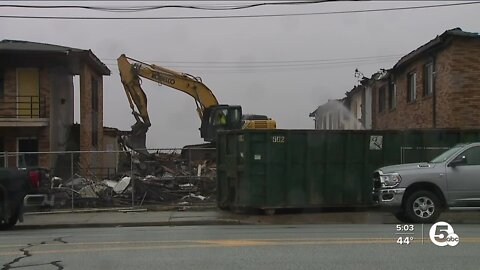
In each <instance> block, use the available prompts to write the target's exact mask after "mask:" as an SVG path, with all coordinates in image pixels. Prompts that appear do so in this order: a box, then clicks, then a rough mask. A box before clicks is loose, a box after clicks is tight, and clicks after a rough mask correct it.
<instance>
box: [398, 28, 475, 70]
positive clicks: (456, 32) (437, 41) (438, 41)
mask: <svg viewBox="0 0 480 270" xmlns="http://www.w3.org/2000/svg"><path fill="white" fill-rule="evenodd" d="M455 37H460V38H474V39H480V35H479V34H478V33H473V32H466V31H463V30H462V29H461V28H459V27H457V28H453V29H450V30H447V31H445V32H443V33H442V34H441V35H438V36H436V37H435V38H434V39H432V40H430V41H429V42H427V43H425V44H424V45H422V46H420V47H419V48H417V49H415V50H413V51H411V52H410V53H409V54H407V55H405V56H404V57H402V58H400V60H398V62H397V63H396V64H395V65H394V66H393V69H398V68H401V67H403V66H405V65H407V64H408V63H410V62H411V61H413V60H414V59H416V58H417V57H419V56H421V55H422V54H424V53H426V52H428V51H430V50H431V49H433V48H435V47H437V46H440V45H444V44H445V43H447V42H448V41H450V40H451V39H452V38H455Z"/></svg>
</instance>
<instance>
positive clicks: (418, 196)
mask: <svg viewBox="0 0 480 270" xmlns="http://www.w3.org/2000/svg"><path fill="white" fill-rule="evenodd" d="M404 207H405V208H404V211H405V216H406V217H407V218H408V219H409V220H410V221H412V222H414V223H433V222H434V221H436V220H437V219H438V217H439V216H440V212H441V210H442V209H441V205H440V199H439V198H438V196H437V195H435V194H434V193H432V192H430V191H424V190H419V191H415V192H413V193H412V194H410V195H409V196H408V197H407V200H406V201H405V205H404Z"/></svg>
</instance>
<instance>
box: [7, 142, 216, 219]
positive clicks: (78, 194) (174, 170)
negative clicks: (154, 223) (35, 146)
mask: <svg viewBox="0 0 480 270" xmlns="http://www.w3.org/2000/svg"><path fill="white" fill-rule="evenodd" d="M148 152H149V154H148V155H144V154H141V153H137V152H134V151H71V152H21V153H20V152H17V153H3V155H1V156H0V158H1V160H0V162H1V163H0V164H3V166H4V167H18V168H22V167H37V166H38V167H42V168H46V169H48V171H49V179H48V181H46V182H47V183H45V182H44V183H43V185H42V190H41V192H42V193H46V194H48V204H47V205H46V206H45V207H48V208H54V209H72V210H73V209H77V208H86V207H87V208H90V207H138V206H145V205H148V204H150V205H151V204H155V205H177V206H182V207H187V206H189V205H194V204H205V203H213V202H214V200H215V192H216V163H215V154H216V152H215V149H213V148H183V149H182V148H164V149H148Z"/></svg>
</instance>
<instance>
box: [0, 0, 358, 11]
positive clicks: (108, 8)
mask: <svg viewBox="0 0 480 270" xmlns="http://www.w3.org/2000/svg"><path fill="white" fill-rule="evenodd" d="M343 1H346V0H311V1H283V2H278V1H271V2H259V3H253V4H251V3H250V4H241V5H240V4H237V5H233V4H228V5H226V4H223V5H218V4H214V5H212V4H210V5H186V4H175V5H171V4H168V5H156V6H127V7H114V6H92V5H25V4H21V5H20V4H0V8H27V9H87V10H95V11H105V12H140V11H150V10H158V9H168V8H182V9H196V10H211V11H221V10H224V11H225V10H240V9H249V8H255V7H261V6H291V5H312V4H319V3H325V2H343ZM363 1H364V0H363Z"/></svg>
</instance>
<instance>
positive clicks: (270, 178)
mask: <svg viewBox="0 0 480 270" xmlns="http://www.w3.org/2000/svg"><path fill="white" fill-rule="evenodd" d="M473 141H480V130H459V129H431V130H430V129H429V130H405V131H389V130H387V131H374V130H355V131H352V130H335V131H334V130H322V131H321V130H279V129H277V130H241V131H223V132H220V133H219V134H218V138H217V181H218V189H217V202H218V206H219V207H220V208H222V209H227V208H231V209H233V208H235V209H238V208H258V209H279V208H308V207H362V206H370V205H371V204H372V201H371V190H372V180H371V179H372V173H373V171H374V170H375V169H377V168H379V167H382V166H386V165H392V164H399V163H409V162H420V161H428V160H430V159H432V158H433V157H435V156H437V155H438V154H440V153H442V152H443V151H445V150H446V149H448V148H450V147H452V146H453V145H455V144H457V143H462V142H473Z"/></svg>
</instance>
